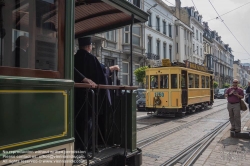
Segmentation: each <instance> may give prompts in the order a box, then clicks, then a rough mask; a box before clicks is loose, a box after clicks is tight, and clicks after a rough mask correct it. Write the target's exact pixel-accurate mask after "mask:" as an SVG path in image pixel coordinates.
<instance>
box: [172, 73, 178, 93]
mask: <svg viewBox="0 0 250 166" xmlns="http://www.w3.org/2000/svg"><path fill="white" fill-rule="evenodd" d="M171 88H172V89H177V88H178V81H177V74H171Z"/></svg>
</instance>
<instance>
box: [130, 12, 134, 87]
mask: <svg viewBox="0 0 250 166" xmlns="http://www.w3.org/2000/svg"><path fill="white" fill-rule="evenodd" d="M133 24H134V14H132V19H131V25H130V86H133V75H132V73H133V59H132V53H133V50H132V49H133V44H132V37H133V35H132V33H133V32H132V29H133Z"/></svg>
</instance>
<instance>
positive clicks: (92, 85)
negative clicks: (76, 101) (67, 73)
mask: <svg viewBox="0 0 250 166" xmlns="http://www.w3.org/2000/svg"><path fill="white" fill-rule="evenodd" d="M82 82H84V83H87V84H90V85H91V87H92V88H95V87H97V85H96V83H95V82H93V81H92V80H91V79H88V78H86V77H85V78H84V79H83V80H82Z"/></svg>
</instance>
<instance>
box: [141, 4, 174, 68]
mask: <svg viewBox="0 0 250 166" xmlns="http://www.w3.org/2000/svg"><path fill="white" fill-rule="evenodd" d="M143 5H144V6H143V10H144V11H146V12H148V13H149V19H148V22H146V23H145V24H144V28H145V36H144V38H145V43H144V44H145V45H144V48H145V52H146V54H145V56H146V60H147V64H149V65H151V66H159V65H161V60H162V59H170V60H173V15H172V14H171V13H170V10H169V8H168V6H167V5H166V4H165V3H164V2H163V1H161V0H150V1H144V3H143Z"/></svg>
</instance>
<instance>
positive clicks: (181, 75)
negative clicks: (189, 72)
mask: <svg viewBox="0 0 250 166" xmlns="http://www.w3.org/2000/svg"><path fill="white" fill-rule="evenodd" d="M183 76H184V77H183ZM185 76H186V75H185V74H180V87H181V88H182V89H186V88H187V82H186V79H187V78H186V77H185ZM183 79H184V80H183ZM183 82H184V86H182V83H183Z"/></svg>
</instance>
